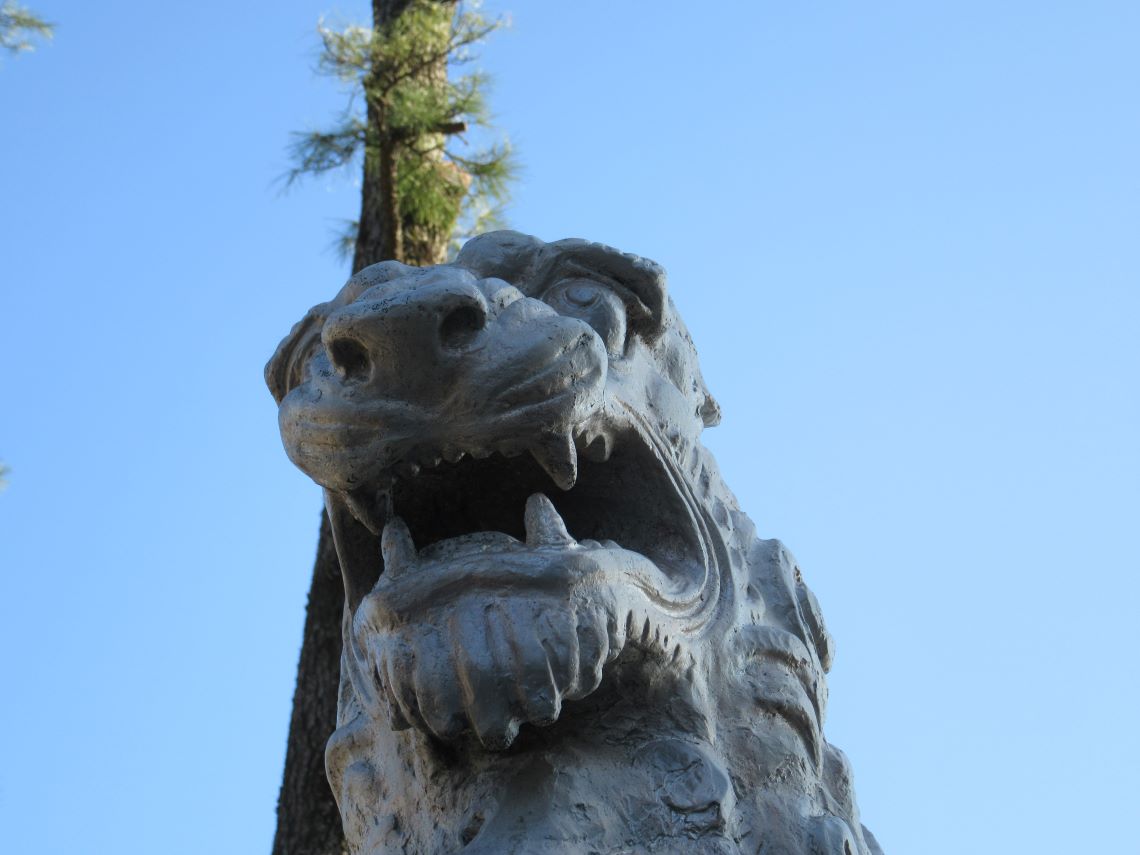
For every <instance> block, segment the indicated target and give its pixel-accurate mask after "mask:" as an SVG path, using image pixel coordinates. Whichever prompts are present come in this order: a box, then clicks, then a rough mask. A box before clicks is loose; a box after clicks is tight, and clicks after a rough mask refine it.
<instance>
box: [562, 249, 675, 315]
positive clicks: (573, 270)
mask: <svg viewBox="0 0 1140 855" xmlns="http://www.w3.org/2000/svg"><path fill="white" fill-rule="evenodd" d="M553 273H554V275H553V276H551V277H550V279H551V283H550V285H549V286H547V287H546V288H544V289H543V294H545V293H546V292H547V291H549V290H550V289H551V288H553V287H554V286H556V285H558V284H559V283H561V282H565V281H566V280H567V279H576V278H580V279H589V280H590V281H591V282H597V283H598V284H599V285H605V286H606V287H607V288H609V289H610V290H611V291H613V292H614V293H615V294H617V295H618V296H619V297H620V298H621V300H622V302H623V303H625V305H626V311H627V312H629V316H630V319H631V320H636V321H645V320H649V319H650V318H652V317H653V312H652V311H650V309H649V307H648V306H647V305H645V303H643V302H642V300H641V298H640V297H638V296H637V295H636V294H635V293H633V291H631V290H630V289H629V288H628V287H626V286H625V285H623V284H622V283H621V282H619V281H618V280H617V279H616V278H615V277H613V276H611V275H609V274H608V273H605V272H603V271H601V270H598V269H597V268H596V267H588V266H586V265H584V264H579V263H578V262H576V261H564V262H562V263H561V264H559V265H558V267H557V268H555V270H554V271H553Z"/></svg>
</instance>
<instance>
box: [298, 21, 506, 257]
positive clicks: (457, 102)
mask: <svg viewBox="0 0 1140 855" xmlns="http://www.w3.org/2000/svg"><path fill="white" fill-rule="evenodd" d="M502 25H503V22H502V20H498V19H496V20H489V19H487V18H485V17H484V16H483V15H482V14H480V12H479V10H478V8H477V7H475V6H473V5H471V4H463V3H454V2H439V0H411V2H410V3H409V4H408V5H407V7H406V8H405V10H404V11H403V12H401V13H400V14H399V15H397V16H395V17H394V18H393V19H392V20H391V21H388V22H386V23H384V24H382V25H381V26H378V27H362V26H347V27H341V28H334V27H330V26H326V25H325V24H324V22H322V23H321V25H320V26H319V27H318V32H319V34H320V37H321V54H320V61H319V65H318V70H319V71H320V72H321V73H323V74H326V75H329V76H332V77H335V78H336V79H338V80H340V81H341V82H343V83H344V84H346V86H347V87H348V88H349V90H350V92H351V95H350V98H349V103H348V105H347V106H346V108H345V110H344V111H343V112H342V114H341V115H340V116H339V118H338V119H337V121H336V123H335V124H334V125H333V126H332V127H330V128H327V129H323V130H314V131H309V132H306V133H298V134H295V135H294V140H293V142H292V144H291V145H290V147H289V154H290V156H291V159H292V161H293V167H292V168H291V169H290V170H289V171H288V172H287V173H286V175H285V176H284V179H285V183H286V186H289V185H291V184H293V183H294V182H296V181H297V180H299V179H301V178H303V177H306V176H310V175H321V174H323V173H326V172H330V171H332V170H336V169H340V168H343V167H346V166H349V165H351V164H355V163H358V162H359V161H360V159H361V158H363V166H364V185H365V186H364V187H363V188H362V189H363V196H364V205H363V206H362V212H361V216H362V219H363V218H365V217H366V216H367V213H368V212H367V210H366V209H367V208H368V205H369V199H370V198H372V199H373V200H374V202H373V204H374V207H376V209H377V210H380V211H382V212H383V214H382V216H380V217H379V218H380V219H382V220H383V221H384V229H385V230H386V232H387V233H388V234H386V236H387V238H388V239H387V241H386V243H385V246H384V251H383V252H382V253H381V254H382V255H384V256H385V257H394V258H398V259H400V260H407V261H410V262H411V263H417V264H428V263H438V262H440V261H443V260H444V258H442V257H440V256H441V254H442V255H444V256H445V255H446V253H447V250H448V248H449V247H450V246H451V242H452V241H453V240H455V239H457V238H459V237H462V236H463V235H465V234H469V233H474V232H477V231H480V230H482V229H484V228H486V227H488V226H489V225H491V224H493V223H494V222H495V221H496V220H497V219H498V217H499V214H500V212H501V210H502V206H503V204H504V203H505V202H506V199H507V190H508V184H509V181H510V179H511V177H512V175H513V172H514V168H515V167H514V161H513V158H512V154H511V149H510V144H509V143H508V142H507V141H505V140H504V141H503V142H500V143H496V144H492V145H490V146H487V147H484V148H476V147H475V146H474V145H472V144H471V143H470V142H469V140H468V133H469V131H470V130H471V129H473V128H482V129H489V128H490V121H489V119H490V117H489V113H488V109H487V103H486V92H487V88H488V78H487V76H486V75H485V74H483V73H481V72H479V71H474V70H471V71H466V72H464V73H458V74H457V73H456V72H457V70H460V69H462V67H463V66H467V65H469V64H470V63H471V62H472V60H473V59H474V53H473V50H474V48H475V47H477V46H478V45H479V44H481V43H482V42H483V41H484V40H485V39H486V38H487V36H489V35H490V34H491V33H492V32H494V31H495V30H497V29H499V28H500V27H501V26H502ZM360 224H361V221H359V220H358V221H353V222H352V223H350V225H349V228H348V229H347V231H346V233H345V234H343V235H342V236H341V238H340V240H339V241H338V244H339V248H340V249H341V251H342V254H343V255H345V256H347V255H349V254H350V252H351V250H352V249H353V247H356V248H357V250H358V252H357V255H358V256H359V255H360V252H359V250H360V243H361V236H360V235H359V234H358V230H359V229H360Z"/></svg>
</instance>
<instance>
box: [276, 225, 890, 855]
mask: <svg viewBox="0 0 1140 855" xmlns="http://www.w3.org/2000/svg"><path fill="white" fill-rule="evenodd" d="M266 378H267V381H268V383H269V386H270V389H271V390H272V392H273V394H274V396H275V397H276V398H277V400H278V402H279V403H280V425H281V433H282V437H283V439H284V443H285V448H286V450H287V452H288V454H289V457H290V458H291V459H292V460H293V462H294V463H296V464H297V465H298V466H299V467H300V468H301V469H303V470H304V471H305V472H306V473H308V474H309V475H310V476H311V477H312V478H313V479H314V480H315V481H317V483H319V484H321V485H322V486H323V487H324V489H325V499H326V508H327V510H328V514H329V518H330V520H331V523H332V528H333V533H334V538H335V541H336V546H337V553H338V555H339V557H340V563H341V569H342V572H343V576H344V582H345V592H346V602H345V611H344V626H343V633H344V655H343V658H342V663H341V675H340V696H339V703H338V725H339V727H338V729H337V731H336V733H335V734H333V736H332V738H331V739H330V740H329V744H328V749H327V753H326V762H327V770H328V774H329V780H330V783H331V785H332V788H333V791H334V792H335V794H336V797H337V802H338V804H339V807H340V812H341V818H342V821H343V823H344V829H345V833H346V836H347V839H348V842H349V845H350V847H351V849H352V851H353V852H354V853H368V855H379V853H387V852H417V853H448V852H459V851H462V852H465V853H472V855H474V854H475V853H486V855H491V853H494V855H503V853H547V852H549V853H555V852H557V853H656V852H661V853H666V852H668V853H686V852H692V853H743V852H763V853H766V855H767V854H768V853H819V855H832V853H834V855H875V853H879V852H880V850H879V847H878V845H877V844H876V843H875V841H874V838H873V837H872V836H871V834H870V833H869V832H867V831H866V829H864V828H863V827H862V826H861V824H860V822H859V818H858V812H857V808H856V807H855V801H854V796H853V793H852V785H851V772H850V769H849V766H848V764H847V761H846V760H845V758H844V757H843V755H842V754H841V753H840V752H839V751H838V750H837V749H835V748H834V747H832V746H831V745H829V744H828V743H827V742H826V741H825V739H824V737H823V733H822V725H823V714H824V707H825V704H826V699H827V690H826V684H825V681H824V674H825V672H826V671H827V669H828V667H829V665H830V661H831V655H832V642H831V639H830V637H829V636H828V634H827V630H826V628H825V627H824V623H823V618H822V615H821V614H820V610H819V606H818V604H817V603H816V600H815V598H814V596H813V595H812V594H811V592H810V591H809V590H808V589H807V587H806V586H805V585H804V583H803V580H802V578H801V574H800V570H799V567H798V566H797V565H796V562H795V559H794V558H793V557H792V556H791V554H790V553H789V552H788V550H787V549H786V548H784V546H783V545H782V544H780V543H779V542H778V541H772V540H758V539H757V538H756V534H755V530H754V527H753V525H752V523H751V522H750V521H749V520H748V518H747V517H746V516H745V515H744V514H743V513H742V512H741V511H740V510H739V509H738V507H737V505H736V501H735V499H734V498H733V496H732V494H731V493H730V492H729V490H728V488H727V487H726V486H725V485H724V483H723V482H722V481H721V478H720V475H719V473H718V472H717V468H716V465H715V463H714V461H713V459H712V457H711V455H710V454H709V453H708V452H707V451H706V450H705V449H704V448H703V447H702V445H701V443H700V433H701V431H702V429H703V428H704V427H706V426H709V425H713V424H715V423H716V422H717V420H718V419H719V410H718V408H717V405H716V403H715V401H713V399H712V398H711V396H710V395H709V394H708V392H707V390H706V388H705V384H704V381H703V380H702V378H701V375H700V370H699V368H698V365H697V357H696V352H695V350H694V349H693V345H692V342H691V340H690V338H689V336H688V333H687V332H686V331H685V328H684V325H683V324H682V322H681V320H680V318H679V317H678V316H677V314H676V312H675V311H674V309H673V306H672V303H671V301H670V300H669V298H668V295H667V293H666V287H665V275H664V271H662V270H661V268H660V267H658V266H657V265H656V264H654V263H653V262H651V261H648V260H646V259H643V258H639V257H637V256H634V255H628V254H623V253H621V252H618V251H617V250H614V249H612V248H610V247H606V246H602V245H600V244H595V243H589V242H586V241H580V240H564V241H558V242H556V243H549V244H547V243H543V242H542V241H540V240H537V239H536V238H532V237H528V236H525V235H521V234H518V233H515V232H496V233H492V234H488V235H484V236H482V237H479V238H476V239H474V240H473V241H471V242H469V243H468V244H467V245H466V246H465V247H464V248H463V250H462V252H461V253H460V254H459V256H458V258H457V259H456V261H455V262H454V263H453V264H449V265H440V266H437V267H431V268H423V269H417V268H410V267H406V266H404V265H401V264H398V263H395V262H384V263H381V264H377V265H374V266H372V267H368V268H366V269H364V270H362V271H361V272H360V273H358V274H356V275H355V276H353V277H352V279H350V280H349V282H348V284H346V285H345V286H344V288H343V289H342V290H341V291H340V293H339V294H338V295H337V296H336V297H335V298H334V299H333V300H331V301H330V302H328V303H323V304H321V305H319V306H316V307H314V308H313V309H312V310H310V311H309V313H308V314H307V315H306V316H305V318H304V319H303V320H302V321H301V322H300V323H298V324H297V325H296V326H295V327H294V329H293V331H292V332H291V333H290V334H289V336H288V337H287V338H286V339H285V340H284V341H283V342H282V344H281V346H280V347H279V348H278V350H277V353H276V354H275V355H274V357H273V359H272V360H271V361H270V363H269V365H268V366H267V368H266Z"/></svg>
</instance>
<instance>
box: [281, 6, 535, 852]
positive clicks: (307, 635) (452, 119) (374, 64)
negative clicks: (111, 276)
mask: <svg viewBox="0 0 1140 855" xmlns="http://www.w3.org/2000/svg"><path fill="white" fill-rule="evenodd" d="M372 18H373V25H372V27H359V26H350V27H345V28H341V29H334V28H330V27H326V26H324V25H323V24H322V26H321V27H320V28H319V33H320V36H321V42H322V52H321V59H320V65H319V68H320V70H321V71H322V72H325V73H328V74H331V75H334V76H335V77H337V78H338V79H340V80H341V81H343V82H345V83H346V84H348V85H349V87H350V90H351V96H350V101H349V105H348V107H347V108H346V109H345V110H344V112H343V113H342V115H341V116H340V117H339V119H338V121H337V122H336V124H335V125H334V126H333V127H331V128H329V129H325V130H320V131H311V132H308V133H303V134H298V135H297V136H296V138H295V139H294V142H293V145H292V146H291V154H292V156H293V160H294V167H293V168H292V169H291V170H290V171H289V173H288V174H287V175H286V176H285V180H286V183H287V184H291V183H293V182H295V181H297V180H299V179H301V178H303V177H305V176H309V175H319V174H322V173H326V172H329V171H332V170H336V169H341V168H344V167H346V166H349V165H351V164H354V163H357V162H359V163H360V166H361V169H362V175H363V180H362V183H361V204H360V215H359V218H358V219H357V220H356V221H355V222H353V223H352V224H351V226H350V228H349V230H348V231H347V233H346V234H344V235H342V237H341V240H340V246H341V247H342V249H343V250H344V251H345V254H346V255H347V251H348V249H349V248H350V247H351V249H352V255H353V258H352V270H353V272H354V273H355V272H356V271H358V270H360V269H362V268H364V267H367V266H368V265H370V264H374V263H376V262H378V261H384V260H387V259H396V260H398V261H402V262H404V263H405V264H413V265H426V264H438V263H439V262H441V261H444V260H445V259H446V257H447V255H448V251H449V249H450V248H451V246H452V242H453V241H454V240H456V238H457V237H458V236H460V235H462V233H463V232H465V231H469V232H474V231H478V230H481V229H483V228H485V227H486V226H487V225H489V224H490V223H491V222H493V221H494V220H495V218H496V216H497V213H498V211H499V208H500V206H501V204H502V203H503V202H505V199H506V189H507V184H508V181H509V179H510V177H511V173H512V165H513V164H512V160H511V152H510V148H509V146H508V145H507V144H506V143H502V144H498V145H492V146H490V147H489V148H486V149H484V150H477V151H470V150H469V149H470V146H469V145H467V141H466V136H467V134H468V132H469V130H470V129H471V128H473V127H477V126H483V127H486V125H487V118H488V117H487V110H486V102H485V92H486V89H487V79H486V77H485V76H483V75H481V74H479V73H477V72H471V71H468V72H467V73H464V74H459V75H457V74H455V73H454V72H455V71H456V70H457V69H459V68H461V67H463V66H466V65H468V64H469V63H470V61H471V60H472V58H473V55H472V49H473V48H474V47H475V46H477V45H478V44H480V43H481V42H482V41H483V39H485V38H486V37H487V36H488V35H489V34H490V33H492V32H493V31H494V30H495V29H497V28H498V27H499V26H500V23H501V22H500V21H497V20H488V19H486V18H484V17H483V16H481V15H480V14H479V13H478V11H477V9H475V8H473V7H471V6H464V5H463V4H461V3H459V2H457V0H372ZM343 603H344V590H343V586H342V583H341V578H340V566H339V564H338V562H337V557H336V551H335V549H334V548H333V541H332V533H331V531H330V529H329V523H328V518H327V516H326V515H324V514H322V521H321V528H320V539H319V543H318V547H317V558H316V562H315V567H314V569H313V581H312V586H311V588H310V590H309V601H308V606H307V609H306V615H305V629H304V638H303V641H302V647H301V657H300V662H299V663H298V667H297V684H296V689H295V691H294V696H293V715H292V719H291V722H290V727H289V741H288V747H287V752H286V758H285V773H284V778H283V781H282V785H281V793H280V796H279V798H278V803H277V834H276V836H275V838H274V842H273V855H342V853H343V852H345V844H344V837H343V834H342V832H341V823H340V816H339V814H338V813H337V809H336V804H335V802H334V801H333V797H332V792H331V790H330V789H329V785H328V781H327V780H326V778H325V771H324V749H325V743H326V741H327V740H328V738H329V736H330V735H331V734H332V731H333V730H334V729H335V727H336V697H337V686H338V680H339V674H340V653H341V635H340V633H341V611H342V608H343Z"/></svg>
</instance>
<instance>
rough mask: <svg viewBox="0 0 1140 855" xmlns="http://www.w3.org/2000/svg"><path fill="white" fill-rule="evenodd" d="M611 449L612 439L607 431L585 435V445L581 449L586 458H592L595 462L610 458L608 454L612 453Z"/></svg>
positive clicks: (612, 445)
mask: <svg viewBox="0 0 1140 855" xmlns="http://www.w3.org/2000/svg"><path fill="white" fill-rule="evenodd" d="M613 449H614V444H613V439H612V438H611V437H610V435H609V434H608V433H605V432H602V433H599V434H596V435H594V436H591V437H587V439H586V444H585V447H584V448H583V449H582V454H584V455H585V456H586V459H587V460H593V461H594V462H595V463H605V462H606V461H607V460H609V459H610V454H612V453H613Z"/></svg>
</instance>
